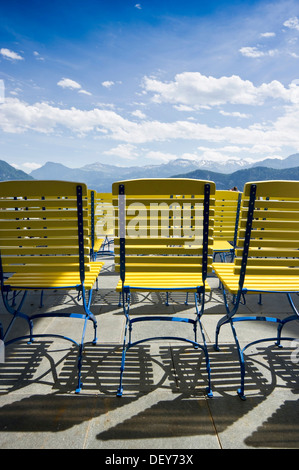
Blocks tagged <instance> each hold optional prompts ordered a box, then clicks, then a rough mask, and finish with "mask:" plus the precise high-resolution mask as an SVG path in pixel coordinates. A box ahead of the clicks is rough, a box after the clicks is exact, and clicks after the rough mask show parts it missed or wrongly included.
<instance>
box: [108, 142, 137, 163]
mask: <svg viewBox="0 0 299 470" xmlns="http://www.w3.org/2000/svg"><path fill="white" fill-rule="evenodd" d="M135 150H136V147H135V146H134V145H132V144H119V145H118V146H117V147H114V148H112V149H110V150H106V151H105V152H103V153H104V154H105V155H111V156H115V157H119V158H124V159H126V160H135V159H136V158H137V157H138V156H139V154H138V153H137V152H136V151H135Z"/></svg>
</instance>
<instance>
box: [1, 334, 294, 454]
mask: <svg viewBox="0 0 299 470" xmlns="http://www.w3.org/2000/svg"><path fill="white" fill-rule="evenodd" d="M10 349H11V351H10V352H8V356H7V361H6V363H5V364H2V365H1V366H0V393H1V395H2V396H3V398H5V396H8V395H10V400H9V401H10V403H8V404H4V405H3V406H2V407H1V408H0V431H2V432H60V431H63V430H66V429H70V428H72V427H73V426H75V425H78V424H80V423H83V422H87V421H90V420H92V419H94V418H100V417H103V418H104V417H106V416H107V415H108V414H109V413H111V414H112V415H114V416H115V415H116V416H117V420H116V421H115V420H112V421H111V426H110V427H109V426H108V429H107V426H105V427H103V426H99V427H97V426H96V425H95V427H94V431H95V433H96V437H97V439H99V440H102V441H108V440H115V439H118V440H122V439H124V440H125V439H126V440H128V439H143V438H144V439H145V438H155V439H157V438H167V437H180V436H197V435H211V436H212V435H215V426H216V430H217V432H221V431H224V430H225V429H227V428H228V427H229V426H231V425H232V424H233V423H234V422H236V421H237V420H239V419H240V418H242V417H243V416H245V415H246V414H247V413H249V412H250V411H252V410H253V409H254V408H255V407H257V406H258V405H259V404H261V403H262V402H263V401H264V400H266V399H267V397H268V396H269V395H270V394H271V393H272V392H273V390H274V389H275V387H281V388H288V389H289V390H291V391H292V392H293V393H294V395H295V394H297V393H298V391H299V390H298V375H299V369H298V367H294V365H293V363H292V362H291V360H290V355H291V352H292V351H293V350H292V349H290V348H283V349H278V348H275V347H274V346H272V345H271V346H268V347H265V348H258V349H259V350H258V351H257V352H258V354H251V355H249V356H248V357H247V375H246V389H247V391H248V395H249V397H248V399H247V401H246V402H243V401H241V400H240V399H239V398H238V397H237V395H236V393H235V391H236V389H237V387H238V385H239V364H238V362H237V354H236V351H235V347H234V346H233V345H231V344H227V345H225V346H224V347H223V348H222V349H221V351H220V352H214V351H212V350H211V349H210V348H209V351H210V360H211V368H212V385H213V391H214V398H212V399H207V398H206V397H205V395H204V390H205V386H206V383H207V380H206V369H205V361H204V355H203V353H202V352H201V351H199V350H194V349H193V348H191V347H189V346H181V345H180V344H178V345H177V346H170V345H167V344H165V345H161V344H158V343H156V349H155V350H154V353H153V351H152V349H151V346H150V345H149V344H145V345H142V346H138V347H135V348H132V349H131V350H130V351H129V352H128V356H127V364H126V370H125V375H124V382H123V385H124V396H123V397H122V398H118V397H116V396H115V395H116V390H117V386H118V380H119V367H120V358H121V347H120V346H119V345H115V344H110V345H109V344H104V345H103V344H99V345H87V346H86V347H85V353H84V360H83V368H82V379H83V384H84V388H83V390H82V392H81V394H79V395H75V394H74V393H71V392H73V390H74V385H75V382H76V364H77V362H76V361H77V352H76V348H72V349H71V350H70V349H69V347H66V348H65V349H63V347H61V343H59V345H57V344H55V342H54V341H36V342H34V343H32V344H31V345H28V344H26V343H20V344H14V345H12V346H11V347H10ZM261 358H262V362H261ZM264 370H265V371H266V373H265V374H264V373H263V371H264ZM278 378H279V380H278ZM278 382H279V383H278ZM43 386H44V387H45V388H44V389H43V388H42V387H43ZM49 388H50V390H51V393H48V390H49ZM41 390H47V393H46V394H45V393H41ZM28 391H29V392H28ZM13 392H16V393H15V395H14V398H15V401H14V402H12V403H11V397H12V396H13ZM29 393H31V395H30V396H29ZM20 397H21V399H20ZM147 397H152V399H151V400H149V402H148V404H147ZM4 402H5V401H4ZM215 403H216V405H217V409H218V410H219V409H220V410H221V412H220V413H219V415H218V416H217V420H216V421H215V422H213V420H212V419H211V413H210V409H211V408H213V406H215ZM132 406H133V412H131V414H130V413H129V414H128V413H127V410H128V409H129V408H130V409H131V410H132ZM297 409H298V403H297V400H294V401H288V400H286V401H285V403H284V404H283V405H280V406H279V408H278V409H277V410H275V412H274V413H273V414H272V415H271V416H270V417H269V418H268V420H267V421H266V422H265V423H264V424H263V426H261V427H259V428H258V429H256V431H255V432H254V433H253V434H252V435H251V436H250V437H248V438H247V441H246V443H247V444H248V445H250V446H252V447H259V446H261V440H260V436H261V434H262V435H263V436H264V434H265V433H266V432H267V430H268V431H269V430H272V434H271V435H270V434H269V436H268V441H267V442H268V445H269V446H270V447H275V446H281V443H282V442H283V436H282V435H281V431H282V429H283V433H284V435H288V433H291V434H290V435H291V439H290V442H291V443H292V445H293V446H294V447H298V443H299V427H298V426H297V427H295V432H294V422H297V423H298V422H299V421H298V411H297ZM285 412H286V413H285ZM288 420H290V421H288ZM294 420H295V421H294ZM296 420H297V421H296ZM215 423H216V424H215ZM296 429H297V431H296ZM276 438H277V442H276V441H275V439H276ZM263 446H264V443H263Z"/></svg>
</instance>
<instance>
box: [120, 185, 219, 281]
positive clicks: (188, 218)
mask: <svg viewBox="0 0 299 470" xmlns="http://www.w3.org/2000/svg"><path fill="white" fill-rule="evenodd" d="M112 193H113V203H114V205H115V208H116V214H115V215H116V239H115V263H116V269H117V270H119V271H120V275H121V278H122V280H123V278H124V275H125V272H128V271H131V272H132V271H134V272H138V271H139V272H145V271H146V272H147V273H153V275H154V274H155V273H157V272H192V273H194V272H196V273H198V274H199V275H200V276H199V277H201V276H202V279H203V280H205V277H206V274H207V272H211V271H212V260H213V248H212V247H213V216H214V202H215V201H214V200H215V184H214V183H213V182H210V181H200V180H194V179H176V178H168V179H139V180H129V181H120V182H116V183H114V184H113V187H112Z"/></svg>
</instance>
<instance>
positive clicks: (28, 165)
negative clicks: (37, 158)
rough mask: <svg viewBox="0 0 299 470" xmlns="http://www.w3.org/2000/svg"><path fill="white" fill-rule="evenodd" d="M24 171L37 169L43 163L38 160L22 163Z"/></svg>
mask: <svg viewBox="0 0 299 470" xmlns="http://www.w3.org/2000/svg"><path fill="white" fill-rule="evenodd" d="M22 166H23V168H24V171H32V170H37V169H38V168H41V167H42V165H41V164H40V163H36V162H26V163H23V164H22Z"/></svg>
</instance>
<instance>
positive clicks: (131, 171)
mask: <svg viewBox="0 0 299 470" xmlns="http://www.w3.org/2000/svg"><path fill="white" fill-rule="evenodd" d="M169 177H188V178H200V179H207V180H212V181H215V183H216V187H217V188H218V189H229V188H231V187H233V186H237V187H238V188H239V189H243V186H244V183H245V182H246V181H254V180H256V181H258V180H269V179H287V180H290V179H293V180H296V179H298V180H299V153H296V154H293V155H290V156H289V157H287V158H285V159H279V158H274V159H272V158H268V159H265V160H263V161H260V162H256V163H254V164H252V163H251V162H250V161H249V160H246V159H243V160H242V161H237V160H229V161H226V162H225V163H222V164H220V163H216V162H212V161H199V162H196V161H193V160H188V159H183V158H179V159H177V160H173V161H171V162H168V163H162V164H160V165H148V166H143V167H141V166H132V167H119V166H114V165H109V164H105V163H93V164H89V165H85V166H83V167H81V168H69V167H67V166H65V165H63V164H61V163H54V162H47V163H46V164H45V165H43V166H42V167H40V168H38V169H37V170H33V171H32V172H31V173H30V175H28V174H27V173H24V172H22V171H21V170H16V169H15V168H14V167H12V166H11V165H9V164H8V163H6V162H4V161H0V181H4V180H14V179H16V180H20V179H32V178H33V179H46V180H49V179H53V180H58V179H59V180H66V181H82V182H84V183H86V184H87V186H88V187H89V188H91V189H94V190H96V191H99V192H111V186H112V183H113V182H114V181H118V180H125V179H134V178H169Z"/></svg>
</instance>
